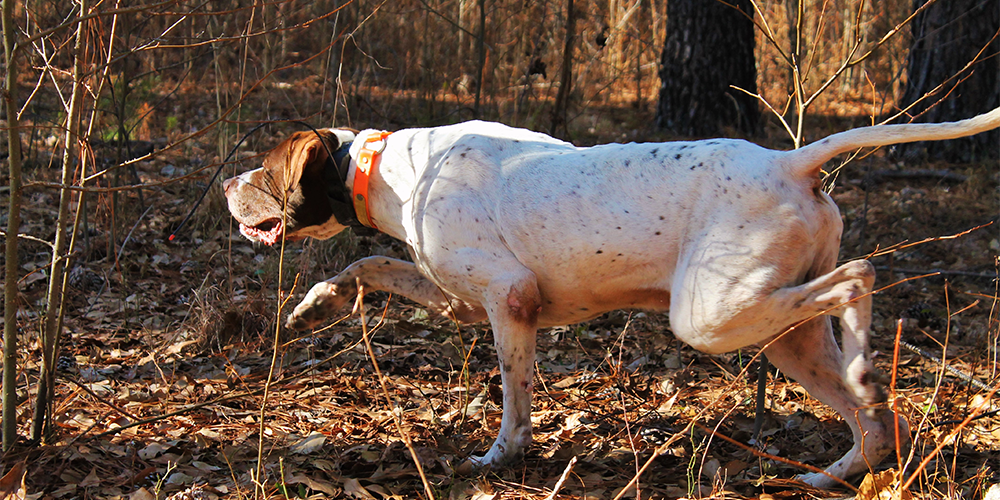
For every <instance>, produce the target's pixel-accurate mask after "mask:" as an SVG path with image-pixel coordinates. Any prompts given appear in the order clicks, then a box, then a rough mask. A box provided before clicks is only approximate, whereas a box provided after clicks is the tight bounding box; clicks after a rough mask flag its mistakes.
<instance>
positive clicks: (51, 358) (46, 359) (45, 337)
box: [31, 0, 87, 441]
mask: <svg viewBox="0 0 1000 500" xmlns="http://www.w3.org/2000/svg"><path fill="white" fill-rule="evenodd" d="M86 13H87V0H80V15H81V16H83V15H84V14H86ZM84 25H85V23H79V24H78V25H77V27H76V41H75V46H74V55H73V59H74V60H73V90H72V92H73V93H72V95H71V96H70V101H69V109H68V110H67V114H66V141H65V142H66V143H65V147H64V149H63V159H62V160H63V161H62V185H63V186H67V185H69V184H70V182H72V176H73V161H74V158H75V157H76V155H75V151H76V144H77V141H78V140H79V134H80V105H81V103H82V101H83V82H82V80H83V56H84V50H83V49H84V44H83V33H84ZM72 196H73V192H72V191H70V190H69V189H67V188H65V187H64V188H63V189H62V190H61V192H60V193H59V215H58V218H57V220H56V234H55V242H54V244H53V248H52V273H51V274H50V275H49V290H48V295H47V300H46V306H45V321H44V323H43V330H42V373H41V376H40V377H39V380H38V396H37V397H36V399H35V415H34V420H33V422H32V427H31V440H32V441H40V440H41V439H42V438H43V437H44V436H47V435H48V434H49V427H50V425H51V423H50V419H49V417H50V416H51V414H52V411H51V409H52V401H53V399H54V396H55V380H56V361H57V360H58V359H59V339H60V336H61V333H62V311H63V303H64V302H65V298H66V296H65V293H64V292H65V289H66V288H65V287H66V280H65V275H64V273H65V270H66V266H67V263H68V261H69V259H70V257H69V255H66V247H67V240H68V238H67V235H66V226H67V224H68V223H69V204H70V199H71V198H72Z"/></svg>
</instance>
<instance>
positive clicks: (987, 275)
mask: <svg viewBox="0 0 1000 500" xmlns="http://www.w3.org/2000/svg"><path fill="white" fill-rule="evenodd" d="M875 269H877V270H879V271H892V272H896V273H903V274H920V275H924V276H936V275H942V276H968V277H971V278H983V279H989V280H992V279H996V278H997V275H996V273H993V274H990V273H974V272H972V271H951V270H948V269H930V270H927V269H911V268H905V267H890V266H875Z"/></svg>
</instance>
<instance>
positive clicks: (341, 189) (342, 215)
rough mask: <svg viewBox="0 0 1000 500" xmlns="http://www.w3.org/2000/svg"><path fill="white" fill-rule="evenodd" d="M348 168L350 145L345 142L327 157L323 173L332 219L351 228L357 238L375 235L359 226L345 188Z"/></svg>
mask: <svg viewBox="0 0 1000 500" xmlns="http://www.w3.org/2000/svg"><path fill="white" fill-rule="evenodd" d="M350 168H351V143H350V142H346V143H343V144H341V145H340V148H338V149H337V150H336V151H334V152H333V153H332V154H331V155H328V156H327V162H326V171H325V172H324V177H325V179H324V180H325V181H326V196H327V198H329V200H330V208H331V209H333V217H334V218H335V219H337V223H338V224H340V225H342V226H347V227H350V228H352V229H353V230H354V232H355V233H357V234H358V235H359V236H372V235H375V234H377V231H375V230H374V229H372V228H370V227H367V226H365V225H364V224H361V221H359V220H358V215H357V213H356V212H355V211H354V203H353V202H352V201H351V190H350V189H348V187H347V174H348V171H349V170H350Z"/></svg>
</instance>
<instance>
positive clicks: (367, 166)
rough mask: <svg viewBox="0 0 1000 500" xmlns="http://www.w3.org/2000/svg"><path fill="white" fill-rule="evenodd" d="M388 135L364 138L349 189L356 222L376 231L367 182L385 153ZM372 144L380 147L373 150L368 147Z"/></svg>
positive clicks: (387, 133)
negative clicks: (352, 183)
mask: <svg viewBox="0 0 1000 500" xmlns="http://www.w3.org/2000/svg"><path fill="white" fill-rule="evenodd" d="M389 134H392V132H381V133H378V134H372V135H369V136H368V137H366V138H365V142H364V143H362V145H361V151H360V152H358V159H357V168H355V169H354V186H353V187H352V189H351V194H352V199H353V200H354V212H355V213H356V214H357V216H358V221H360V222H361V224H363V225H365V226H368V227H370V228H372V229H375V230H376V231H377V230H378V227H376V226H375V221H373V220H372V216H371V211H369V210H368V181H369V179H371V176H372V174H374V173H375V169H376V167H377V166H378V163H379V162H378V159H379V157H380V156H381V155H382V151H385V144H386V138H388V137H389ZM373 142H381V143H382V145H381V146H380V147H379V148H378V150H375V149H372V148H370V147H369V145H370V144H371V143H373Z"/></svg>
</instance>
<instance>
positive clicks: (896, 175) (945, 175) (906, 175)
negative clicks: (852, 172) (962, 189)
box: [871, 169, 969, 183]
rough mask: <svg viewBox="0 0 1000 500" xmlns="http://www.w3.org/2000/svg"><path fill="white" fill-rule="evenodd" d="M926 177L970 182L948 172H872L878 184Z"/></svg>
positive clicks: (873, 179)
mask: <svg viewBox="0 0 1000 500" xmlns="http://www.w3.org/2000/svg"><path fill="white" fill-rule="evenodd" d="M924 177H931V178H935V179H940V180H943V181H953V182H965V181H967V180H969V176H967V175H962V174H956V173H954V172H949V171H947V170H928V169H919V170H899V171H897V170H877V171H875V172H872V179H871V182H873V183H874V182H878V181H879V180H880V178H893V179H920V178H924Z"/></svg>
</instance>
